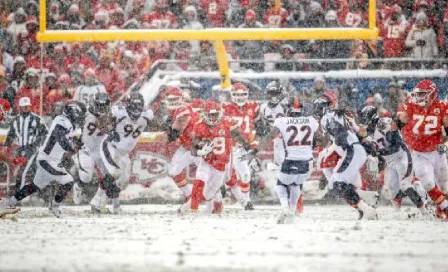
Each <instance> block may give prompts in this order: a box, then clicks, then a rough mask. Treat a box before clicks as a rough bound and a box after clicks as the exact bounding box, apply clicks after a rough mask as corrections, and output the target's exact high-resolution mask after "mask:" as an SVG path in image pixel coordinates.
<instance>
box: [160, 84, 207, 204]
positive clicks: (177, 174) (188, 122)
mask: <svg viewBox="0 0 448 272" xmlns="http://www.w3.org/2000/svg"><path fill="white" fill-rule="evenodd" d="M165 103H166V105H167V107H168V111H169V114H170V117H171V120H172V124H171V126H170V127H169V129H168V132H167V136H168V141H169V142H172V141H176V140H177V141H178V142H179V144H180V147H179V149H177V150H176V152H175V153H174V155H173V158H172V159H171V163H170V167H169V169H168V175H169V176H170V177H171V178H172V179H173V180H174V182H175V183H176V185H177V187H179V189H181V190H182V192H183V194H184V197H185V201H187V200H188V199H189V198H190V196H191V189H192V188H193V185H191V184H188V181H187V179H186V171H185V170H186V168H187V167H188V166H189V165H191V164H193V163H194V164H196V165H197V164H198V158H197V157H194V156H192V155H191V152H190V149H191V144H192V141H193V128H194V125H195V124H196V123H197V122H198V121H199V113H197V112H196V111H195V110H194V108H193V107H192V106H191V105H189V104H186V103H185V102H184V100H183V96H182V90H181V89H180V88H179V87H169V88H168V89H167V90H166V94H165Z"/></svg>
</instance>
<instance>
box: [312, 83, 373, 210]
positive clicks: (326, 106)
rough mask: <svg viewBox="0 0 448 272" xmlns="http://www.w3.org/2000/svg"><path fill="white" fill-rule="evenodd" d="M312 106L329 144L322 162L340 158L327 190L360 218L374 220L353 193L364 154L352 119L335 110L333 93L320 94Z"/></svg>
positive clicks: (364, 157) (358, 197)
mask: <svg viewBox="0 0 448 272" xmlns="http://www.w3.org/2000/svg"><path fill="white" fill-rule="evenodd" d="M314 105H315V114H317V115H319V116H322V118H321V120H320V126H321V129H322V130H323V132H324V133H325V134H327V135H328V136H329V137H330V140H331V141H332V143H333V144H332V145H331V146H330V148H328V149H327V150H326V152H325V153H324V154H326V156H324V157H323V158H322V160H325V159H327V156H328V157H330V156H333V153H334V152H336V153H337V154H338V156H340V157H341V158H340V160H341V161H340V162H338V163H337V165H336V166H335V167H334V169H333V171H332V174H331V177H329V180H328V187H329V189H333V188H335V190H336V192H337V193H338V194H339V195H340V196H341V197H343V198H344V199H345V200H346V201H347V203H349V204H350V205H351V206H352V207H354V208H356V209H357V210H358V211H359V213H360V217H361V218H362V217H364V218H366V219H377V213H376V210H375V209H374V208H373V207H371V206H369V205H367V204H366V203H365V202H364V201H363V200H362V199H361V198H360V196H359V194H358V192H357V188H360V187H361V177H360V173H359V170H360V168H361V167H362V165H363V164H364V163H365V161H366V157H367V154H366V151H365V150H364V147H363V146H362V145H361V144H360V142H359V140H358V137H357V135H356V133H355V129H354V128H353V121H352V118H350V117H349V116H347V113H346V112H345V110H344V109H338V108H337V105H338V104H337V97H336V94H335V93H333V92H324V94H323V95H322V96H321V97H319V98H318V99H316V101H315V102H314Z"/></svg>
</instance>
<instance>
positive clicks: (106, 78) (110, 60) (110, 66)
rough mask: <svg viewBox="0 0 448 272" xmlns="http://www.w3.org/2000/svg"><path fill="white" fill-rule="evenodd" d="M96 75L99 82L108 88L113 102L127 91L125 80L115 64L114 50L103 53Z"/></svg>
mask: <svg viewBox="0 0 448 272" xmlns="http://www.w3.org/2000/svg"><path fill="white" fill-rule="evenodd" d="M96 74H97V75H98V80H99V81H100V82H101V83H102V84H104V86H105V87H106V91H107V92H108V93H109V95H110V97H111V100H112V101H115V99H117V98H118V97H119V96H120V94H121V93H123V92H124V91H125V89H124V81H123V78H122V77H121V74H120V72H119V70H118V68H117V65H116V64H115V63H114V52H113V50H111V49H108V50H105V51H103V52H102V53H101V55H100V59H99V64H98V66H97V68H96Z"/></svg>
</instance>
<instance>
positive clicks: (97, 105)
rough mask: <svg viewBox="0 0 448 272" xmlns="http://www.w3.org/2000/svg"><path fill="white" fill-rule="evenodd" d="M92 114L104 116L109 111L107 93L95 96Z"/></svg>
mask: <svg viewBox="0 0 448 272" xmlns="http://www.w3.org/2000/svg"><path fill="white" fill-rule="evenodd" d="M92 107H93V112H94V113H96V114H105V113H107V112H108V111H109V109H110V97H109V95H108V94H107V93H97V94H95V99H94V100H93V106H92Z"/></svg>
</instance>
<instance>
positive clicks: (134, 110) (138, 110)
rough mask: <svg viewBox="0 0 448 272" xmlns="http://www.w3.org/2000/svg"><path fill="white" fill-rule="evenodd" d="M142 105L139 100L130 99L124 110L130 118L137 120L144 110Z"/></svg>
mask: <svg viewBox="0 0 448 272" xmlns="http://www.w3.org/2000/svg"><path fill="white" fill-rule="evenodd" d="M144 107H145V106H144V103H143V101H142V100H141V99H139V98H135V99H131V100H130V101H129V103H128V105H127V107H126V110H127V112H128V114H129V115H130V117H131V118H133V119H137V118H139V117H140V115H141V114H142V112H143V110H144Z"/></svg>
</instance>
